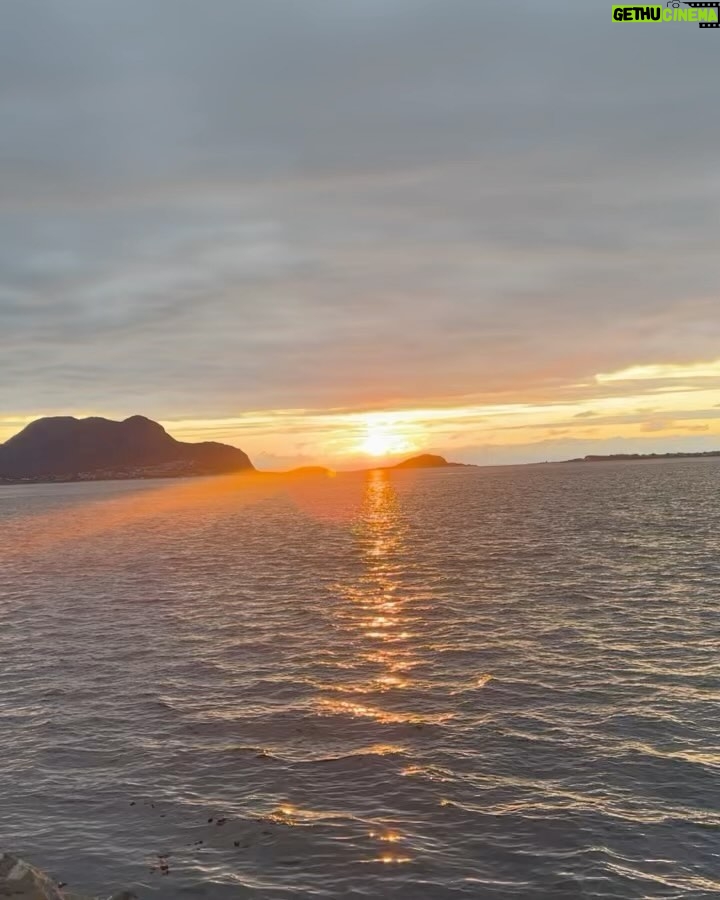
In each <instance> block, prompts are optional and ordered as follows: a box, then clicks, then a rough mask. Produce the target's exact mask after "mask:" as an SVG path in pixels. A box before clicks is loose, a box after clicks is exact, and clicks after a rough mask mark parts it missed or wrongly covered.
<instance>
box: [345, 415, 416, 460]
mask: <svg viewBox="0 0 720 900" xmlns="http://www.w3.org/2000/svg"><path fill="white" fill-rule="evenodd" d="M412 449H413V446H412V444H411V443H410V442H409V441H408V440H407V438H406V437H404V436H403V435H401V434H398V432H397V431H395V430H394V429H393V428H392V426H390V425H385V424H379V423H374V422H373V423H368V424H367V428H366V432H365V437H364V439H363V441H362V442H361V443H360V444H359V446H358V450H360V451H361V452H362V453H366V454H367V455H368V456H393V455H394V454H396V453H407V452H408V451H409V450H412Z"/></svg>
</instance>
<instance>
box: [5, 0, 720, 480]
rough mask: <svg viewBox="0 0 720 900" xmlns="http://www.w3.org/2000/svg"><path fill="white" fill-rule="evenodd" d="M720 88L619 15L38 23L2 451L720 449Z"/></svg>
mask: <svg viewBox="0 0 720 900" xmlns="http://www.w3.org/2000/svg"><path fill="white" fill-rule="evenodd" d="M719 70H720V32H718V31H715V30H713V29H708V30H701V29H699V28H698V27H697V25H694V24H689V23H667V24H665V23H663V24H654V23H653V24H647V25H643V24H636V23H614V22H613V21H612V18H611V4H610V3H607V2H605V0H567V2H564V0H514V2H512V3H508V2H505V0H152V2H147V0H123V2H116V0H63V2H62V3H58V2H56V0H8V2H6V3H4V4H3V23H2V28H1V29H0V122H2V128H1V129H0V440H4V439H6V438H7V437H9V436H10V435H11V434H12V433H14V432H16V431H18V430H19V429H20V428H21V427H23V425H24V424H25V423H27V422H28V421H30V420H32V419H33V418H36V417H38V416H41V415H59V414H63V415H70V414H72V415H79V416H83V415H106V416H108V417H111V418H124V417H126V416H130V415H132V414H135V413H141V414H144V415H147V416H149V417H151V418H154V419H157V420H159V421H161V422H162V423H163V424H164V425H165V427H166V428H167V429H168V430H169V431H170V432H171V433H172V434H174V435H175V436H177V437H179V438H181V439H184V440H205V439H212V440H224V441H227V442H229V443H233V444H235V445H237V446H240V447H242V448H243V449H244V450H246V451H247V452H248V453H249V454H250V455H251V457H252V458H253V460H254V461H255V463H256V465H258V466H261V467H266V468H272V467H283V466H289V465H296V464H304V463H307V462H316V463H325V464H330V465H334V466H336V467H338V468H342V467H349V466H352V465H354V464H356V463H357V461H358V460H361V459H363V458H367V457H368V456H370V455H374V456H386V455H389V456H391V457H395V456H408V455H412V454H413V453H415V452H425V451H431V452H440V453H444V454H445V455H447V456H450V457H451V458H453V459H456V460H459V461H463V462H477V463H505V462H531V461H541V460H545V459H563V458H567V457H575V456H582V455H584V454H586V453H612V452H652V451H658V452H662V451H667V450H695V449H697V450H704V449H720V297H719V288H720V266H719V264H718V248H719V247H720V216H719V215H718V212H719V201H720V169H718V166H717V153H718V147H720V118H719V117H718V116H717V115H716V114H715V113H714V109H715V106H716V98H715V93H716V84H717V76H718V73H719Z"/></svg>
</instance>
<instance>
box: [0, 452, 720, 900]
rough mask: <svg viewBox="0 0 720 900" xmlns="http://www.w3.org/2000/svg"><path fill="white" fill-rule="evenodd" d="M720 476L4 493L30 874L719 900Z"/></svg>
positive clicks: (75, 879)
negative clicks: (33, 870) (35, 868)
mask: <svg viewBox="0 0 720 900" xmlns="http://www.w3.org/2000/svg"><path fill="white" fill-rule="evenodd" d="M719 497H720V461H717V460H677V461H659V462H654V463H652V462H643V463H595V464H566V465H543V466H527V467H507V468H487V469H447V470H438V471H405V472H394V473H393V472H389V471H376V472H371V473H368V474H344V475H342V474H341V475H338V476H337V477H334V478H314V479H305V480H303V479H296V480H293V479H287V480H272V479H268V480H262V479H257V480H255V479H245V480H243V479H224V478H220V479H198V480H191V481H153V482H149V481H148V482H104V483H100V482H97V483H78V484H54V485H23V486H11V487H3V488H0V560H1V561H0V751H1V753H0V849H2V850H9V851H12V852H15V853H17V854H19V855H21V856H24V857H26V858H28V859H29V860H30V861H32V862H33V863H35V864H37V865H39V866H41V867H43V868H45V869H47V870H48V871H50V872H52V874H53V875H54V876H55V877H57V878H58V879H59V880H62V881H65V882H68V887H69V889H70V890H73V891H78V892H87V893H96V894H100V895H101V896H107V895H109V894H110V893H112V890H119V889H120V888H132V889H133V890H135V891H136V893H137V894H138V895H139V896H140V898H153V900H182V898H188V900H190V898H208V900H230V898H233V900H235V898H245V897H247V898H268V900H284V898H333V900H335V898H379V900H380V898H382V900H385V898H402V900H424V898H427V900H444V898H448V900H449V898H465V897H467V898H487V900H500V898H503V900H504V898H508V900H510V898H552V900H561V898H568V900H571V898H572V900H575V898H593V900H595V898H597V900H599V898H623V900H628V898H647V900H649V898H683V900H685V898H688V900H689V898H693V900H701V898H712V897H719V896H720V652H719V651H720V641H719V636H720V635H719V626H720V617H719V615H718V613H719V612H720V503H719V501H718V498H719Z"/></svg>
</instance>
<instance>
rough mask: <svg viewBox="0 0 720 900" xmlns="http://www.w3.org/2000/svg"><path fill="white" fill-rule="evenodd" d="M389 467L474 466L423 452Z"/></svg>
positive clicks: (445, 467)
mask: <svg viewBox="0 0 720 900" xmlns="http://www.w3.org/2000/svg"><path fill="white" fill-rule="evenodd" d="M385 468H388V469H454V468H474V467H473V466H469V465H468V464H467V463H456V462H448V461H447V460H446V459H445V457H444V456H436V455H435V454H434V453H422V454H421V455H420V456H413V457H412V458H411V459H405V460H403V462H399V463H396V464H395V465H394V466H386V467H385Z"/></svg>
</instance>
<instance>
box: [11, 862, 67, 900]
mask: <svg viewBox="0 0 720 900" xmlns="http://www.w3.org/2000/svg"><path fill="white" fill-rule="evenodd" d="M0 897H2V898H3V900H5V898H6V897H8V898H9V897H12V898H13V900H65V895H64V893H63V891H61V890H60V888H59V887H58V886H57V884H56V883H55V882H54V881H53V880H52V879H51V878H48V876H47V875H45V873H44V872H41V871H40V869H36V868H35V867H34V866H31V865H30V864H29V863H26V862H24V861H23V860H22V859H18V857H17V856H13V855H12V853H2V854H0Z"/></svg>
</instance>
